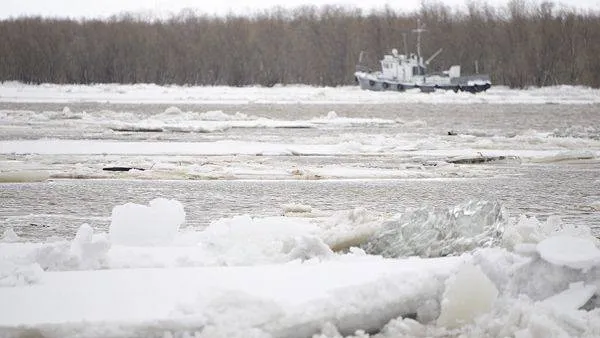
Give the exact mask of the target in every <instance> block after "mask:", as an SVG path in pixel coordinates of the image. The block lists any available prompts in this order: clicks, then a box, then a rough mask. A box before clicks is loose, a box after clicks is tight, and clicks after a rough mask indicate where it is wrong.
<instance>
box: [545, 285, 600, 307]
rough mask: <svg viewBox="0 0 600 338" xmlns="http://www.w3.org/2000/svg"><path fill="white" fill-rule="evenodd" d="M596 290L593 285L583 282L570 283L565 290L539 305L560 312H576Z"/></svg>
mask: <svg viewBox="0 0 600 338" xmlns="http://www.w3.org/2000/svg"><path fill="white" fill-rule="evenodd" d="M596 289H597V288H596V286H595V285H585V284H583V282H577V283H571V284H570V285H569V288H568V289H567V290H565V291H563V292H561V293H559V294H557V295H554V296H552V297H548V298H546V299H544V300H543V301H542V302H541V304H542V305H545V306H550V307H553V308H556V309H560V310H577V309H579V308H580V307H582V306H584V305H585V303H587V302H588V300H590V298H592V296H593V295H594V293H595V292H596Z"/></svg>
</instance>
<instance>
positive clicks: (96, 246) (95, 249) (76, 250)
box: [70, 224, 110, 270]
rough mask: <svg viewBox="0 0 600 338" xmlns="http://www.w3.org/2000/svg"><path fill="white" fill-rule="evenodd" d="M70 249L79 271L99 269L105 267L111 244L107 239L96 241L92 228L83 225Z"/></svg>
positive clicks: (99, 238)
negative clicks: (104, 262) (104, 263)
mask: <svg viewBox="0 0 600 338" xmlns="http://www.w3.org/2000/svg"><path fill="white" fill-rule="evenodd" d="M70 249H71V250H70V251H71V255H72V256H73V258H74V259H75V260H76V261H77V267H78V268H79V269H83V270H86V269H98V268H99V267H101V266H102V265H103V261H104V259H105V257H106V254H107V252H108V250H109V249H110V242H109V241H108V240H107V239H106V238H105V237H98V238H97V239H96V240H94V230H93V229H92V227H90V226H89V225H88V224H83V225H82V226H80V227H79V230H77V234H76V235H75V238H74V239H73V241H72V242H71V248H70Z"/></svg>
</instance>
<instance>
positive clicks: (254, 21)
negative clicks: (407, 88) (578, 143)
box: [0, 0, 600, 87]
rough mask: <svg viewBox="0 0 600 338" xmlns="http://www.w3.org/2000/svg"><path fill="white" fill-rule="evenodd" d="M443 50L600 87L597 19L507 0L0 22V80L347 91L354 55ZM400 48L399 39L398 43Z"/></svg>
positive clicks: (518, 79) (510, 71)
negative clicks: (418, 45)
mask: <svg viewBox="0 0 600 338" xmlns="http://www.w3.org/2000/svg"><path fill="white" fill-rule="evenodd" d="M417 20H419V21H420V22H421V24H423V25H424V27H425V29H426V32H425V33H424V34H423V35H422V53H423V54H424V56H425V57H426V58H427V56H428V55H431V54H433V53H434V52H435V51H437V50H438V49H439V48H443V52H442V53H441V54H440V55H439V56H438V57H437V58H436V59H435V60H434V61H433V62H432V63H431V65H430V71H439V70H443V69H447V68H448V67H449V66H451V65H453V64H460V65H462V71H463V73H474V72H475V65H477V69H478V71H479V72H481V73H488V74H490V75H491V77H492V81H493V82H494V83H495V84H503V85H508V86H511V87H525V86H532V85H533V86H546V85H556V84H577V85H586V86H591V87H600V57H598V55H600V15H599V13H597V12H594V11H581V10H575V9H569V8H559V7H557V6H556V5H554V4H553V3H550V2H543V3H540V4H531V3H528V2H526V1H523V0H513V1H512V2H510V3H509V4H508V5H507V6H505V7H502V8H499V7H493V6H490V5H487V4H485V3H477V2H470V3H468V5H467V9H466V10H461V11H459V10H453V9H451V8H449V7H447V6H445V5H443V4H440V3H433V4H426V3H425V4H424V5H422V6H421V8H420V9H419V10H418V11H414V12H410V13H405V12H399V11H395V10H392V9H391V8H389V7H386V8H383V9H380V10H377V11H371V12H368V13H366V12H365V11H362V10H360V9H356V8H349V7H340V6H323V7H314V6H302V7H298V8H296V9H282V8H274V9H271V10H268V11H264V12H261V13H254V14H252V15H247V16H241V15H228V16H223V17H218V16H208V15H201V14H197V13H195V12H193V11H191V10H187V11H183V12H181V13H179V14H178V15H176V16H173V17H171V18H169V19H166V20H156V19H154V20H148V19H144V18H139V17H135V16H133V15H127V14H125V15H120V16H115V17H112V18H110V19H106V20H73V19H49V18H41V17H22V18H14V19H7V20H2V21H0V37H2V38H1V39H0V81H22V82H26V83H76V84H90V83H157V84H179V85H228V86H246V85H263V86H272V85H275V84H309V85H317V86H337V85H348V84H352V83H353V82H354V75H353V72H354V70H355V66H356V63H357V61H358V57H359V54H360V52H361V51H365V52H367V54H366V55H367V56H368V57H367V60H366V62H367V63H368V65H369V66H370V67H372V68H373V69H378V68H379V65H378V61H379V59H380V58H381V57H382V56H383V54H385V53H389V52H390V50H391V49H392V48H397V49H398V50H399V51H400V52H401V53H402V52H404V51H405V50H406V51H407V52H409V53H410V52H415V39H416V34H415V33H414V32H413V31H412V30H413V29H414V28H416V26H417ZM405 42H406V43H405Z"/></svg>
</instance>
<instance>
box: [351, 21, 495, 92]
mask: <svg viewBox="0 0 600 338" xmlns="http://www.w3.org/2000/svg"><path fill="white" fill-rule="evenodd" d="M424 31H425V29H423V28H422V27H420V23H419V22H418V21H417V29H414V30H413V32H416V33H417V53H416V54H414V53H411V54H399V53H398V50H397V49H392V50H391V54H387V55H384V57H383V59H382V60H381V61H380V63H381V70H380V71H371V70H369V69H368V68H367V67H365V66H364V51H363V52H361V53H360V56H359V61H358V64H357V66H356V71H355V73H354V76H355V80H356V82H357V83H358V84H359V85H360V88H362V89H365V90H374V91H386V90H391V91H400V92H402V91H405V90H407V89H411V88H418V89H420V90H421V91H422V92H427V93H429V92H433V91H435V90H436V89H444V90H453V91H454V92H459V91H461V92H462V91H466V92H470V93H474V94H475V93H479V92H484V91H486V90H488V89H489V88H490V87H491V86H492V82H491V80H490V76H489V75H488V74H479V73H478V71H477V68H478V67H477V63H475V69H476V74H473V75H466V76H463V75H461V69H460V65H453V66H451V67H450V68H449V69H448V70H446V71H443V72H441V73H438V74H428V73H427V66H428V65H429V63H430V62H431V61H432V60H433V59H434V58H435V57H437V56H438V55H439V54H440V53H441V52H442V49H441V48H440V49H439V50H438V51H437V52H435V53H434V54H433V55H432V56H431V57H429V58H428V59H427V60H424V58H423V57H422V56H421V32H424ZM405 37H406V35H405ZM405 50H406V40H405Z"/></svg>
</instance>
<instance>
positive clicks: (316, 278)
mask: <svg viewBox="0 0 600 338" xmlns="http://www.w3.org/2000/svg"><path fill="white" fill-rule="evenodd" d="M475 206H476V207H475ZM486 206H489V204H487V203H475V204H466V205H457V206H456V207H455V208H454V210H453V214H454V215H456V217H457V219H459V220H460V221H459V222H449V223H448V224H447V226H448V227H456V228H462V230H461V232H462V234H463V236H477V235H479V234H487V236H490V240H492V237H493V236H494V235H492V234H489V233H486V230H485V228H481V227H480V225H479V224H478V222H479V221H480V220H481V219H485V218H490V217H491V218H492V219H493V218H494V217H498V212H499V211H497V210H496V209H495V207H492V208H488V207H486ZM491 206H493V204H492V205H491ZM183 208H184V206H183V205H182V204H181V203H179V202H178V201H173V200H166V199H163V198H159V199H155V200H153V201H151V202H150V203H149V204H148V205H147V206H145V205H135V204H132V203H128V204H124V205H117V206H115V207H114V209H113V213H112V224H111V227H110V229H109V233H104V234H103V233H98V234H94V233H93V230H92V229H91V228H90V227H89V226H88V225H87V224H83V225H82V226H81V227H80V229H79V231H78V232H77V234H76V236H75V237H74V238H73V239H72V240H70V241H68V240H65V241H58V242H56V241H54V242H53V241H48V242H45V243H44V242H42V243H30V242H23V241H21V240H19V239H18V238H15V237H14V236H12V235H11V234H10V232H8V235H5V236H4V239H3V241H2V242H0V256H2V257H3V260H2V264H1V265H0V282H1V284H0V285H2V286H3V287H2V288H0V299H2V300H3V302H2V305H1V306H0V332H2V333H3V335H4V336H7V337H17V336H20V335H22V334H25V333H26V332H34V331H35V332H39V333H40V334H41V335H43V336H48V337H104V336H111V337H128V336H132V335H133V336H138V335H144V336H148V335H149V336H163V335H164V334H167V335H175V336H180V335H186V334H187V335H199V336H201V337H209V336H210V337H213V336H248V335H250V336H254V335H256V336H261V337H262V336H264V337H307V336H311V335H313V334H322V336H323V335H324V337H325V336H328V334H331V336H336V335H337V334H342V335H351V334H354V333H355V332H357V331H360V332H365V334H366V333H368V332H371V333H375V332H377V331H380V330H381V333H380V336H383V337H392V336H399V335H408V336H446V335H455V334H466V335H471V334H473V332H477V335H478V336H480V334H481V335H484V336H496V334H498V332H499V331H498V330H499V328H498V326H497V325H498V322H494V321H492V319H491V317H490V316H499V317H502V316H507V313H508V312H510V311H513V312H514V311H515V310H514V309H513V308H515V307H518V310H517V311H518V312H519V313H522V314H521V316H525V318H529V317H530V316H534V315H536V313H537V312H536V311H538V310H536V309H544V310H543V311H545V312H542V313H544V314H545V316H546V317H544V319H543V320H544V322H548V323H551V324H552V326H550V327H547V328H546V329H545V330H546V331H544V332H546V333H548V334H561V333H562V332H569V333H574V335H576V336H579V335H591V336H593V335H595V334H597V333H598V332H600V331H598V330H599V328H600V323H599V322H598V321H600V317H598V316H597V314H598V311H600V310H599V309H598V308H596V305H593V304H595V303H593V304H592V305H590V306H588V305H586V306H588V308H587V310H578V309H579V308H580V307H582V306H584V305H585V304H586V303H589V302H588V301H590V298H591V297H592V295H593V294H594V293H595V292H596V290H597V285H598V277H599V276H600V268H599V264H598V263H597V262H595V261H592V260H590V257H589V255H582V254H581V252H578V251H577V250H574V249H573V250H563V251H562V254H561V259H560V260H558V261H555V260H553V259H548V257H544V256H547V254H546V253H548V251H549V250H550V249H549V248H548V246H551V247H557V246H558V247H560V246H564V247H567V248H569V247H571V248H572V246H573V244H574V243H573V242H572V241H573V238H574V237H573V238H569V237H565V236H564V235H562V233H564V228H565V227H564V226H561V225H560V224H559V221H557V220H550V221H549V222H550V223H549V224H548V223H545V222H537V223H535V222H527V221H525V220H523V219H522V220H520V221H518V220H517V221H514V222H513V221H503V225H504V226H505V227H506V228H510V229H511V231H507V232H505V233H506V234H513V233H519V232H521V233H522V232H523V231H520V230H519V228H528V227H529V228H530V229H528V230H526V231H529V232H532V231H533V232H536V233H538V234H544V235H541V236H545V238H537V240H539V244H538V251H539V252H540V255H539V256H536V255H533V256H532V255H524V256H522V255H521V254H519V253H518V252H514V251H511V248H510V247H509V248H503V247H502V245H503V244H502V242H501V241H492V242H491V243H495V244H494V245H493V246H492V247H489V248H481V247H480V248H475V250H472V249H470V248H463V251H461V252H455V253H454V254H455V255H453V256H449V257H435V258H425V257H414V256H413V257H408V256H399V257H396V258H382V257H381V256H377V255H370V254H367V253H366V252H364V251H363V250H361V249H359V248H356V247H350V248H349V249H347V250H342V251H338V252H337V253H334V252H333V251H332V250H331V249H330V245H335V244H329V245H328V244H326V242H327V241H330V243H335V241H333V240H332V239H331V237H330V236H331V231H330V230H331V229H333V228H337V230H336V231H337V232H338V233H343V232H346V233H347V234H348V235H346V236H351V234H352V233H355V234H359V237H361V238H362V239H363V240H366V241H369V240H371V237H369V236H368V235H363V234H361V232H363V231H364V230H361V229H364V228H365V227H366V228H369V229H377V228H379V227H382V226H384V224H385V223H386V219H381V218H380V219H377V218H373V217H369V216H368V215H367V214H365V213H364V211H360V210H356V211H353V212H352V213H349V214H348V213H346V214H344V213H340V214H336V215H318V214H316V215H312V216H310V217H305V216H306V215H307V214H310V213H313V212H314V210H312V208H310V206H307V205H292V206H285V208H286V210H288V211H289V210H295V211H299V212H298V213H295V214H294V216H292V217H290V216H279V217H266V218H253V217H250V216H248V215H239V216H236V217H233V218H225V219H220V220H217V221H215V222H214V223H213V224H211V226H210V227H208V228H207V229H205V230H200V231H192V230H189V229H188V230H182V229H179V226H180V225H181V223H182V222H184V219H183V218H184V217H185V212H184V211H183ZM474 209H476V210H474ZM430 212H431V214H430V215H436V212H437V213H439V211H435V210H434V209H432V210H431V211H430ZM415 213H416V214H419V211H415ZM478 213H483V214H482V215H478ZM303 214H304V216H302V215H303ZM398 216H399V215H396V216H390V218H392V219H394V218H397V217H398ZM469 217H471V218H472V219H471V220H470V221H467V218H469ZM341 219H353V220H354V221H353V222H354V223H353V224H354V226H352V227H348V226H347V225H346V228H345V230H343V228H340V226H341V225H340V224H342V223H344V224H352V223H347V222H342V221H341ZM532 224H533V225H532ZM557 225H558V226H559V228H561V229H563V230H561V229H558V230H557V229H555V230H554V231H549V232H547V233H546V232H544V231H545V230H543V229H551V228H556V226H557ZM532 227H533V229H531V228H532ZM466 228H469V229H466ZM561 231H562V232H561ZM375 233H376V230H371V235H373V234H375ZM501 234H502V233H501ZM501 234H500V235H501ZM161 236H162V237H163V239H164V240H162V241H161V240H158V239H159V238H160V237H161ZM341 237H343V236H341ZM372 238H376V237H372ZM577 238H578V239H579V242H577V244H579V245H580V246H581V247H587V248H588V249H587V250H589V251H586V252H587V253H589V252H592V251H593V249H592V247H595V242H594V241H593V240H592V239H591V238H588V239H585V238H584V237H577ZM397 240H398V241H403V239H402V238H401V237H398V238H397ZM463 240H464V239H463ZM513 241H514V239H513ZM459 242H460V241H459ZM506 243H513V242H510V241H507V242H506ZM544 243H550V244H546V245H545V244H544ZM595 250H598V249H595ZM584 251H585V250H584ZM540 256H541V257H540ZM565 262H568V265H569V266H574V267H578V268H581V267H585V268H586V270H585V271H582V270H573V269H571V268H570V267H569V266H565V265H566V264H565ZM549 278H550V279H549ZM523 297H525V298H523ZM536 301H538V302H539V303H536ZM410 318H412V319H410ZM415 320H416V321H415ZM500 320H502V319H500ZM574 322H576V323H579V326H577V327H572V325H573V323H574ZM507 323H508V322H507ZM532 323H534V319H527V320H522V321H516V322H515V321H514V320H513V319H511V320H510V323H508V324H507V325H508V326H505V327H504V328H503V330H504V331H500V332H504V334H507V335H516V336H519V335H520V336H523V335H526V336H535V334H536V332H538V331H537V330H538V329H537V327H536V326H535V325H534V326H532ZM510 325H512V326H510Z"/></svg>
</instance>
